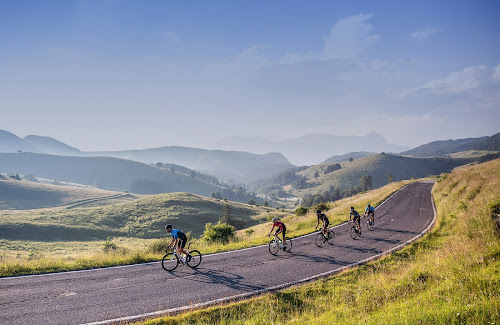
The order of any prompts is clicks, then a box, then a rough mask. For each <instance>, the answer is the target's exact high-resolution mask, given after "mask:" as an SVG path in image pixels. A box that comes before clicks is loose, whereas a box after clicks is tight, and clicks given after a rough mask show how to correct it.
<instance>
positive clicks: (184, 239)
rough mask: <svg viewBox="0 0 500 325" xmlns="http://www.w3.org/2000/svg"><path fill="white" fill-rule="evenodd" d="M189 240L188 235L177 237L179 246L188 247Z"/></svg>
mask: <svg viewBox="0 0 500 325" xmlns="http://www.w3.org/2000/svg"><path fill="white" fill-rule="evenodd" d="M187 241H188V239H187V237H185V236H184V237H180V236H179V237H178V238H177V247H178V248H184V247H186V243H187Z"/></svg>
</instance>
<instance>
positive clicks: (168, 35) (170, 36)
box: [163, 31, 179, 42]
mask: <svg viewBox="0 0 500 325" xmlns="http://www.w3.org/2000/svg"><path fill="white" fill-rule="evenodd" d="M163 38H164V39H166V40H169V41H174V42H179V37H178V36H177V33H176V32H174V31H168V32H165V33H163Z"/></svg>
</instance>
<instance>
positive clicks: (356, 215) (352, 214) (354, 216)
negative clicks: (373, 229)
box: [349, 211, 361, 221]
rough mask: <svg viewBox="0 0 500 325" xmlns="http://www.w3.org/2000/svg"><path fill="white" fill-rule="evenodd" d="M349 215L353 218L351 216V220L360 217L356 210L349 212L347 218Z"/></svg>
mask: <svg viewBox="0 0 500 325" xmlns="http://www.w3.org/2000/svg"><path fill="white" fill-rule="evenodd" d="M351 216H353V218H352V220H353V221H356V220H358V219H360V218H361V216H360V215H359V213H358V211H354V212H351V213H350V214H349V218H350V217H351Z"/></svg>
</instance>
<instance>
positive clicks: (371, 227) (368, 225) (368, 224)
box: [366, 218, 373, 230]
mask: <svg viewBox="0 0 500 325" xmlns="http://www.w3.org/2000/svg"><path fill="white" fill-rule="evenodd" d="M366 228H368V230H373V224H372V222H371V220H370V218H368V220H367V221H366Z"/></svg>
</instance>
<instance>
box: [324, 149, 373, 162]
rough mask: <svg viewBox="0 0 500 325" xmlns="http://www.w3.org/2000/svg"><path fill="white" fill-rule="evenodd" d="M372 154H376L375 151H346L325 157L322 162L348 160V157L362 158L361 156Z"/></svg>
mask: <svg viewBox="0 0 500 325" xmlns="http://www.w3.org/2000/svg"><path fill="white" fill-rule="evenodd" d="M373 155H376V153H375V152H367V151H358V152H349V153H346V154H345V155H337V156H332V157H330V158H328V159H326V160H325V161H323V162H322V164H328V163H336V162H341V161H346V160H349V159H350V158H352V159H358V158H363V157H368V156H373Z"/></svg>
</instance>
